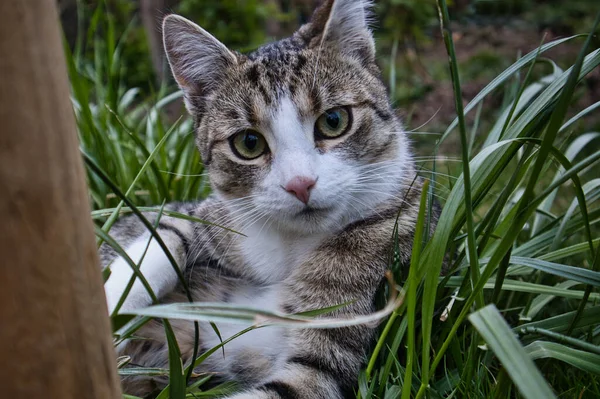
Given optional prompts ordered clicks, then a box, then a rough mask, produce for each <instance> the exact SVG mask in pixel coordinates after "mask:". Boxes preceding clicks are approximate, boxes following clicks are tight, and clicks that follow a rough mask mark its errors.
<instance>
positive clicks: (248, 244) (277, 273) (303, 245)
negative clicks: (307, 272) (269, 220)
mask: <svg viewBox="0 0 600 399" xmlns="http://www.w3.org/2000/svg"><path fill="white" fill-rule="evenodd" d="M243 233H244V234H245V235H246V237H240V238H239V243H240V248H241V252H242V254H243V256H244V259H246V262H247V264H248V266H249V267H251V268H252V269H253V270H254V271H255V273H256V274H257V276H258V277H259V279H260V280H263V281H267V282H269V283H277V282H280V281H283V280H284V279H285V278H286V277H287V276H288V275H289V274H290V272H291V271H292V270H293V269H294V267H296V266H298V265H299V264H300V263H301V262H302V261H303V260H305V259H306V257H307V256H308V255H309V254H311V253H312V252H313V251H314V250H315V248H316V247H317V246H318V245H319V244H320V243H321V242H322V241H323V239H324V235H318V234H317V235H311V236H303V237H299V236H296V237H290V236H286V235H283V234H281V233H280V232H278V231H277V230H275V229H265V228H262V227H261V226H260V224H259V225H258V226H251V227H249V228H248V229H246V230H244V231H243Z"/></svg>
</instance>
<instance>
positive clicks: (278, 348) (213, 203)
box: [100, 0, 421, 399]
mask: <svg viewBox="0 0 600 399" xmlns="http://www.w3.org/2000/svg"><path fill="white" fill-rule="evenodd" d="M369 5H370V2H369V1H364V0H328V1H325V2H324V3H323V5H322V6H321V7H320V8H319V9H317V11H316V12H315V14H314V16H313V19H312V22H310V23H308V24H307V25H304V26H303V27H301V28H300V30H299V31H298V32H296V33H295V34H294V35H293V36H292V37H290V38H288V39H284V40H281V41H279V42H276V43H272V44H269V45H266V46H264V47H262V48H260V49H259V50H257V51H256V52H254V53H251V54H248V55H243V54H239V53H234V52H231V51H229V50H227V48H226V47H225V46H224V45H222V44H221V43H219V42H218V41H217V40H216V39H215V38H214V37H212V36H210V35H209V34H208V33H207V32H205V31H204V30H202V29H201V28H199V27H197V26H196V25H194V24H193V23H191V22H189V21H187V20H184V19H183V18H181V17H173V16H169V17H167V18H166V19H165V23H164V38H165V47H166V50H167V53H168V55H169V61H170V64H171V67H172V69H173V73H174V75H175V77H176V80H177V82H178V83H179V84H180V86H181V88H182V89H183V90H184V94H185V97H186V104H187V107H188V110H189V111H190V113H191V115H192V117H193V118H194V121H195V126H196V135H197V144H198V148H199V150H200V152H201V154H202V157H203V160H204V162H205V165H206V167H207V170H208V172H209V177H210V181H211V184H212V187H213V191H214V193H213V194H212V195H211V196H210V197H209V198H208V199H206V200H204V201H202V202H199V203H181V204H170V205H168V206H167V208H168V209H170V210H174V211H177V212H180V213H184V214H187V215H190V216H193V217H196V218H199V219H204V220H207V221H210V222H213V223H216V224H219V225H224V226H227V227H229V228H232V229H233V230H236V231H240V232H242V233H244V235H239V234H236V233H234V232H231V231H227V230H224V229H222V228H220V227H216V226H213V225H206V224H198V223H194V222H190V221H187V220H182V219H176V218H173V217H168V216H163V217H162V218H161V220H160V223H159V224H158V233H159V234H160V235H161V237H162V238H163V240H164V241H165V243H166V244H167V246H168V247H169V250H170V252H171V253H172V254H173V255H174V257H175V258H176V260H177V262H178V266H179V267H180V268H181V270H182V271H183V273H184V275H185V277H186V279H187V281H188V284H189V286H190V288H191V290H192V295H193V298H194V300H195V301H211V302H215V301H216V302H224V303H232V304H240V305H248V304H251V305H253V306H258V307H261V308H265V309H271V310H277V311H281V312H287V313H297V312H303V311H308V310H315V309H319V308H323V307H329V306H334V305H338V304H341V303H345V302H351V304H350V305H348V306H346V307H344V308H342V309H339V310H337V311H335V312H334V313H333V314H332V315H330V316H344V317H348V316H356V315H363V314H367V313H370V312H372V311H374V297H375V293H376V291H377V289H378V287H379V286H380V285H381V283H382V279H383V277H384V272H385V270H386V268H387V267H388V260H389V259H390V248H391V243H392V235H393V230H394V226H395V224H396V222H398V231H399V240H400V248H401V253H400V254H399V255H400V258H401V261H402V262H403V263H405V264H407V263H408V260H409V256H410V251H411V245H412V239H413V238H412V236H413V232H414V224H415V220H416V216H417V212H418V209H417V207H418V200H419V195H420V185H421V183H420V181H419V180H418V179H415V168H414V165H413V161H412V157H411V153H410V149H409V143H408V141H407V139H406V137H405V135H404V133H403V131H402V127H401V124H400V122H399V120H398V118H397V117H396V115H395V113H394V111H393V109H392V107H391V105H390V103H389V100H388V98H387V93H386V90H385V87H384V86H383V84H382V83H381V80H380V76H379V69H378V67H377V66H376V64H375V53H374V44H373V39H372V36H371V33H370V31H369V29H368V26H367V20H368V11H369V10H368V8H369ZM340 106H344V107H346V109H348V110H349V111H348V112H349V113H350V115H351V121H350V123H349V125H348V126H349V128H348V131H347V132H346V133H344V134H343V135H340V136H339V137H336V138H334V139H327V140H323V139H319V138H318V137H317V135H316V134H314V126H315V121H316V120H317V118H319V116H320V115H321V114H323V112H325V111H326V110H328V109H332V108H335V107H340ZM244 129H253V130H255V131H257V132H259V133H260V134H262V135H263V136H264V137H265V140H266V142H267V143H268V148H269V150H268V151H266V152H265V153H264V154H263V155H261V156H259V157H257V158H255V159H251V160H247V159H241V158H240V157H239V156H236V154H235V152H234V151H233V149H232V144H231V139H230V138H231V137H232V136H233V135H235V134H236V133H237V132H239V131H241V130H244ZM297 176H303V177H307V178H308V177H310V178H312V179H313V180H314V181H315V182H316V183H315V184H314V187H313V188H311V191H310V199H309V200H308V201H307V203H306V204H305V203H303V202H301V201H298V198H296V197H294V196H293V195H290V192H287V191H286V189H285V184H286V182H287V181H290V179H293V178H294V177H297ZM149 216H150V215H149ZM111 234H112V235H113V236H114V237H115V238H116V239H117V241H118V242H119V243H120V244H121V245H122V246H123V247H124V248H126V250H127V252H128V254H129V255H130V256H131V257H132V258H134V260H135V261H138V260H139V259H140V257H141V256H142V255H143V253H144V252H146V257H144V260H143V261H142V262H141V270H142V272H143V273H144V275H145V276H146V277H147V279H148V281H149V283H150V285H151V286H152V287H153V289H155V291H156V292H157V293H158V295H159V297H160V301H161V302H163V303H172V302H183V301H186V298H185V296H184V295H183V289H182V287H181V286H180V285H179V284H178V282H177V276H176V273H175V272H174V271H173V270H172V268H171V266H170V265H169V263H168V260H167V259H166V256H164V254H162V250H161V249H160V247H159V246H158V245H157V244H156V242H154V241H153V240H149V235H148V234H147V233H146V232H145V231H144V228H143V226H142V225H141V224H140V222H139V221H138V220H137V219H136V218H135V217H127V218H123V219H121V220H120V221H119V222H118V223H117V224H116V225H115V227H114V228H113V229H112V230H111ZM148 243H149V245H148ZM146 246H148V250H147V251H146ZM100 252H101V259H102V262H103V264H104V265H111V268H112V274H111V277H110V278H109V280H108V281H107V284H106V293H107V297H108V303H109V307H110V308H111V309H113V308H114V306H115V304H116V302H117V301H118V299H119V297H120V293H122V292H123V290H124V288H125V286H126V284H127V282H128V281H129V278H130V277H131V272H130V271H129V270H128V268H127V265H126V263H125V262H124V261H123V260H122V259H120V258H118V257H117V255H116V253H115V252H114V251H113V250H112V249H110V248H109V247H108V246H107V245H103V246H102V248H101V251H100ZM150 302H151V301H150V298H149V297H148V296H147V294H145V292H144V289H143V287H142V286H141V284H139V283H136V285H134V287H133V289H132V290H131V293H130V295H129V297H128V298H127V300H126V302H125V303H124V305H123V308H122V309H121V312H126V311H127V310H129V309H135V308H138V307H143V306H147V305H149V304H150ZM218 327H219V330H220V332H221V334H222V336H223V338H224V339H225V338H227V337H229V336H231V335H233V334H235V333H237V332H238V331H240V330H241V329H242V328H243V326H242V327H241V326H239V325H228V324H226V323H219V324H218ZM173 328H174V330H175V333H176V336H177V338H178V342H179V345H180V347H181V352H182V355H183V357H184V361H189V359H190V357H191V355H192V350H193V347H194V334H193V325H192V324H191V323H190V322H185V321H173ZM373 334H374V326H367V325H364V326H357V327H349V328H341V329H324V330H307V329H304V330H303V329H294V330H286V329H282V328H274V327H271V328H262V329H257V330H253V331H251V332H250V333H248V334H246V335H243V336H241V337H239V338H237V339H235V340H233V341H232V342H230V343H229V344H227V345H226V346H225V356H223V355H222V354H221V353H215V354H213V355H212V356H210V357H209V358H208V359H207V361H205V362H204V363H203V364H202V365H201V366H200V367H199V368H198V370H196V371H197V372H199V373H204V372H210V373H215V374H216V375H217V377H218V378H221V379H223V380H235V381H237V382H239V383H241V384H242V386H243V387H244V390H243V391H242V392H241V393H239V394H236V395H233V396H231V399H233V398H235V399H242V398H255V399H259V398H264V399H267V398H269V399H271V398H298V399H313V398H327V399H335V398H345V397H352V395H353V392H354V387H355V382H356V377H357V375H358V371H359V369H360V367H361V365H362V364H363V362H364V360H365V358H366V355H367V352H368V349H369V345H370V343H371V340H372V338H373ZM138 335H140V336H141V337H143V338H146V339H143V340H131V341H130V342H128V343H126V344H125V345H123V346H122V347H120V348H119V351H120V353H121V354H124V355H129V356H131V358H132V363H133V364H136V365H143V366H147V367H167V366H168V359H167V354H168V349H167V346H166V343H165V338H164V333H163V329H162V326H161V322H160V321H158V320H154V321H152V322H150V323H149V324H147V325H146V326H144V327H143V328H142V329H141V330H140V331H139V333H138ZM218 343H219V338H218V337H217V336H216V334H215V332H214V331H213V330H212V328H211V327H210V326H209V325H207V324H202V325H201V334H200V342H199V344H200V347H201V348H202V349H203V350H206V349H208V348H211V347H212V346H214V345H216V344H218ZM165 383H166V381H164V380H162V379H161V378H159V377H156V378H141V377H135V378H133V377H128V378H125V379H124V380H123V385H124V390H125V392H127V393H130V394H135V395H139V396H144V395H149V394H150V393H151V392H152V391H153V390H155V389H160V387H162V386H164V384H165Z"/></svg>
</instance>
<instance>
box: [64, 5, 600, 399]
mask: <svg viewBox="0 0 600 399" xmlns="http://www.w3.org/2000/svg"><path fill="white" fill-rule="evenodd" d="M438 7H439V10H440V16H441V26H442V31H443V36H444V38H445V41H446V46H447V48H448V52H449V55H450V64H449V66H450V70H451V76H452V80H453V89H454V93H455V95H454V97H455V102H456V108H457V114H458V116H457V118H456V120H455V121H453V122H452V123H451V124H450V125H449V126H448V128H447V130H446V132H445V133H444V134H443V135H442V136H441V137H440V139H439V141H438V143H437V144H438V145H439V144H441V143H442V142H443V141H444V140H446V138H447V137H449V136H450V135H453V134H456V133H455V130H456V128H458V134H459V135H460V143H461V146H460V149H461V150H460V152H459V153H458V154H455V155H456V156H457V157H459V158H460V160H461V163H460V167H453V168H451V167H449V166H448V165H447V163H446V162H445V161H444V158H442V157H439V158H435V157H434V158H431V157H428V158H427V160H426V162H423V163H422V165H421V166H422V168H421V174H422V175H423V176H424V177H426V178H427V179H428V181H429V183H428V184H429V186H428V187H429V188H428V189H426V190H425V194H426V195H424V196H423V198H422V207H421V217H420V219H419V221H418V225H419V226H421V227H423V226H427V225H428V224H427V223H426V221H425V220H424V218H425V214H426V212H425V211H426V208H427V207H428V206H430V205H431V202H432V201H431V199H432V198H433V197H434V196H435V197H438V198H439V197H441V198H443V200H442V201H441V202H442V205H443V210H442V214H441V217H440V220H439V223H438V227H437V229H436V231H435V232H433V234H432V235H430V234H427V232H426V231H424V230H426V229H425V227H423V229H421V227H419V229H417V230H418V231H419V232H421V233H420V234H417V235H416V239H415V240H416V241H415V245H414V248H413V257H412V263H411V267H410V270H409V274H408V275H403V274H402V273H401V270H399V268H398V267H397V266H398V265H393V264H391V265H390V269H392V270H393V271H394V273H395V281H397V282H398V283H399V284H400V285H402V288H403V293H404V295H405V300H404V302H402V303H401V304H400V303H399V302H398V303H397V304H398V306H397V307H395V308H393V309H389V310H390V311H392V310H393V311H392V312H391V315H390V316H389V317H388V318H387V319H386V320H385V321H384V322H383V323H382V325H381V328H380V333H379V337H378V341H377V344H376V346H375V347H374V350H373V352H372V354H371V356H370V358H369V359H368V362H367V365H366V366H365V369H364V370H363V371H362V372H361V375H360V378H359V381H358V390H357V397H361V398H362V399H367V398H397V397H402V398H411V397H417V398H422V397H431V398H437V397H440V398H441V397H476V398H506V397H520V396H523V397H527V398H540V397H544V398H548V397H590V398H592V397H600V367H599V366H598V365H599V364H600V346H599V345H600V304H599V300H600V293H599V289H598V288H599V287H600V251H599V250H598V249H599V244H600V237H599V235H598V232H599V231H600V207H599V206H598V199H600V175H599V174H598V170H599V169H598V168H600V166H599V165H598V163H599V162H600V151H599V140H600V133H598V132H594V131H586V130H584V129H582V127H585V120H586V119H585V118H586V117H587V116H589V115H592V114H594V113H597V112H598V110H599V109H600V107H599V104H598V103H596V104H593V105H591V106H589V107H588V108H585V109H573V108H572V106H571V104H572V102H573V99H574V96H575V95H576V94H575V91H576V88H577V87H579V86H578V83H580V82H582V81H584V80H585V79H586V76H587V75H589V74H590V73H591V72H592V71H594V70H597V69H598V68H599V65H600V49H594V48H590V46H589V43H590V36H578V37H569V38H564V39H560V40H556V41H553V42H549V43H545V44H543V45H541V46H540V47H539V48H538V49H536V50H534V51H532V52H530V53H529V54H526V55H525V56H523V57H521V58H520V59H519V60H518V61H517V62H515V63H514V64H512V65H511V66H509V67H508V68H507V69H505V70H504V71H503V72H502V73H500V74H499V75H497V76H496V77H495V78H494V79H492V80H491V82H490V83H489V84H488V85H487V86H486V87H485V88H484V89H483V90H481V92H480V93H479V94H478V95H477V96H476V97H475V98H474V99H473V100H472V101H471V102H470V103H469V104H467V105H466V106H465V107H464V110H463V103H462V97H461V95H460V93H461V82H460V80H459V76H460V74H459V72H460V71H459V69H458V66H457V62H456V59H455V57H454V56H453V52H454V47H453V42H452V36H451V32H450V31H449V30H448V15H447V9H446V4H445V1H443V0H440V1H438ZM102 12H103V10H102V9H101V7H99V8H98V9H97V11H96V13H95V14H94V16H93V18H92V24H91V25H92V26H90V28H89V29H90V31H89V33H88V37H89V38H90V40H93V41H94V46H93V48H94V49H95V50H94V54H93V56H92V57H91V58H90V57H85V56H84V54H85V52H84V51H83V45H82V44H81V43H80V44H79V45H78V46H76V47H75V49H74V50H73V51H72V52H68V54H67V61H68V65H69V69H70V74H71V83H72V88H73V103H74V108H75V113H76V117H77V124H78V128H79V135H80V141H81V151H82V153H83V154H84V157H85V159H86V165H87V167H88V182H89V192H90V197H91V200H92V204H93V209H94V210H93V213H92V216H93V217H94V219H95V220H96V221H97V235H98V237H99V240H106V241H109V242H111V244H113V245H115V246H118V245H117V244H116V243H114V242H112V240H111V239H110V226H111V225H112V223H113V222H114V220H115V218H116V216H117V215H118V214H120V213H123V212H134V213H136V214H137V213H139V212H140V211H148V210H154V211H156V212H159V214H162V212H163V210H162V207H156V204H163V203H165V202H168V201H175V200H178V201H185V200H191V199H198V198H202V197H204V196H206V195H207V194H208V192H209V187H208V185H207V183H206V179H205V176H204V175H203V169H202V164H201V162H200V159H199V156H198V155H197V152H196V150H195V147H194V138H193V134H192V126H191V122H190V121H189V120H188V119H183V120H181V119H180V120H177V121H175V122H172V121H169V120H168V118H165V108H166V107H167V106H168V105H169V104H170V103H172V102H173V101H177V100H178V99H179V97H180V96H181V94H180V93H179V92H170V91H169V90H168V89H167V88H165V87H163V88H161V89H160V90H158V91H157V92H156V93H154V94H152V95H151V96H150V98H140V91H139V90H138V89H136V88H130V87H125V85H124V83H123V82H124V80H123V74H124V71H123V70H122V67H121V65H120V55H121V53H122V48H123V42H124V40H123V38H124V37H126V33H125V34H124V35H123V36H120V39H118V38H117V36H118V35H117V33H116V32H115V30H114V26H112V24H111V23H110V19H107V20H104V19H103V18H102ZM100 25H102V31H103V32H104V34H103V35H102V37H100V36H99V35H94V34H93V33H92V32H94V30H96V28H98V26H100ZM595 29H596V28H595ZM595 32H597V30H596V31H595ZM592 33H593V32H592ZM572 41H579V42H580V43H581V46H582V47H581V51H580V54H579V57H578V58H577V59H576V60H574V62H573V63H572V65H569V67H568V68H567V69H565V70H563V69H561V68H560V67H559V66H558V65H556V64H553V67H554V68H553V72H552V74H551V75H550V76H547V77H544V78H542V79H539V80H533V78H532V76H535V73H533V72H532V71H535V70H536V69H539V68H540V65H541V67H542V68H544V70H546V69H545V67H546V66H547V64H548V62H549V61H548V60H546V59H544V58H543V57H544V54H545V53H546V51H547V50H549V49H551V48H554V47H557V46H561V45H565V43H567V42H572ZM502 90H504V92H505V97H506V98H507V99H506V101H505V102H504V103H503V105H502V107H501V109H500V110H499V112H498V113H497V115H498V116H497V119H496V120H495V121H494V123H493V124H492V127H491V128H490V129H489V130H487V131H480V132H477V130H478V129H477V126H478V123H479V121H478V118H477V116H476V117H475V118H474V122H472V123H469V124H470V126H468V125H469V124H468V123H467V121H466V120H465V117H464V116H465V114H467V113H473V112H475V113H476V114H477V115H480V113H481V112H480V111H481V107H485V106H486V105H485V103H484V102H483V101H484V100H485V99H486V98H487V97H489V96H490V95H492V93H495V92H498V91H502ZM580 90H581V89H580ZM570 115H573V116H572V117H569V116H570ZM426 155H431V154H426ZM434 155H437V150H436V153H435V154H434ZM447 172H449V173H447ZM151 205H154V207H149V206H151ZM140 214H141V213H140ZM175 216H178V215H175ZM148 227H149V228H150V229H151V230H152V226H148ZM428 237H429V238H428ZM444 258H446V259H449V263H450V265H449V266H450V272H449V273H448V274H446V275H444V276H440V270H441V268H442V264H443V262H444ZM135 266H136V265H135V264H132V267H134V268H135ZM203 311H205V310H202V309H200V310H198V315H199V316H198V317H200V316H201V314H202V312H203ZM212 311H213V313H211V317H212V318H213V319H214V318H215V317H221V318H228V319H231V318H236V319H242V318H244V317H245V318H248V317H253V316H255V315H256V314H257V311H256V310H253V309H224V308H223V309H217V310H214V309H213V310H212ZM214 312H217V314H215V313H214ZM219 312H220V313H219ZM167 316H168V313H166V314H161V317H167ZM263 316H264V315H263ZM148 320H149V318H148V317H147V316H138V317H136V318H124V317H121V316H116V317H114V318H113V324H114V327H115V333H116V334H117V336H118V340H117V342H119V341H120V340H122V339H124V338H126V337H128V336H131V335H132V334H133V333H134V332H135V331H136V330H137V329H138V328H139V327H140V326H141V325H143V324H144V323H145V322H147V321H148ZM293 322H294V321H293V320H291V321H290V323H292V324H293ZM165 326H166V334H167V336H169V337H170V339H169V349H170V360H171V362H170V365H171V369H170V370H162V369H141V368H140V369H136V368H127V369H120V372H121V373H122V374H128V375H131V374H169V375H170V378H171V379H170V382H171V384H170V386H169V388H167V389H166V390H164V391H163V392H162V393H160V395H159V396H158V397H160V398H168V397H172V398H183V397H195V396H197V395H202V396H203V397H210V396H217V395H219V394H222V393H224V392H229V391H230V390H231V389H232V386H231V384H224V385H220V386H217V387H213V388H205V382H206V381H207V380H208V378H203V379H200V380H198V381H197V382H196V383H194V384H192V385H189V386H186V378H185V376H188V375H190V374H189V373H190V372H191V367H190V365H189V364H185V365H183V366H182V365H181V362H180V361H179V349H178V347H177V342H176V340H175V339H174V336H173V334H172V331H170V327H169V325H168V323H165ZM242 333H243V332H242ZM224 344H226V342H224V343H223V344H222V345H224ZM222 345H219V346H218V347H215V348H212V349H210V351H208V352H207V353H198V356H197V359H196V360H195V364H196V365H197V364H199V363H200V362H202V361H203V360H204V359H206V357H208V355H210V354H211V353H213V352H215V351H217V350H219V349H220V347H221V346H222ZM121 360H122V362H121V364H122V365H124V364H126V363H127V359H121Z"/></svg>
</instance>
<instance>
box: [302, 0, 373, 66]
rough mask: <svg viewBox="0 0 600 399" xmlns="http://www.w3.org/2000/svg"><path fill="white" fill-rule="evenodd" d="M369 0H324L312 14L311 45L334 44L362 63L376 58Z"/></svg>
mask: <svg viewBox="0 0 600 399" xmlns="http://www.w3.org/2000/svg"><path fill="white" fill-rule="evenodd" d="M371 7H372V2H371V1H370V0H326V1H325V2H324V3H323V4H322V5H321V6H320V7H319V8H318V9H317V10H316V11H315V13H314V14H313V17H312V19H311V25H312V30H313V32H314V33H317V34H318V36H317V38H316V39H317V40H314V41H312V42H311V45H313V46H322V45H327V46H333V47H334V48H335V49H336V50H338V51H339V52H341V53H342V54H344V55H349V56H351V57H353V58H358V59H359V60H360V61H361V62H362V63H363V64H372V63H374V62H375V41H374V40H373V34H372V33H371V30H370V29H369V22H370V16H371V13H370V10H371Z"/></svg>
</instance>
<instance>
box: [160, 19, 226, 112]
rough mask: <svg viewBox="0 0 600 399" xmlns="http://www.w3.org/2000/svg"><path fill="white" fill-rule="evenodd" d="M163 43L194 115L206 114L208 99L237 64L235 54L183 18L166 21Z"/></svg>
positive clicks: (178, 82) (164, 21) (188, 106)
mask: <svg viewBox="0 0 600 399" xmlns="http://www.w3.org/2000/svg"><path fill="white" fill-rule="evenodd" d="M162 27H163V42H164V46H165V52H166V53H167V59H168V60H169V65H170V66H171V71H173V76H174V77H175V80H176V81H177V84H178V85H179V87H181V89H182V90H183V93H184V95H185V104H186V107H187V109H188V111H190V113H191V114H196V113H199V112H202V110H203V103H204V98H205V97H206V96H207V95H208V94H209V93H210V92H211V91H212V90H214V89H215V87H217V86H218V85H219V84H220V83H221V82H222V81H223V79H224V78H225V76H226V74H227V70H228V68H229V67H231V66H233V65H236V64H237V62H238V60H237V57H236V56H235V54H233V53H232V52H231V51H229V49H228V48H227V47H226V46H225V45H224V44H223V43H221V42H220V41H218V40H217V39H216V38H215V37H214V36H212V35H211V34H210V33H208V32H207V31H205V30H204V29H202V28H201V27H199V26H198V25H196V24H195V23H193V22H192V21H189V20H187V19H185V18H183V17H180V16H179V15H175V14H171V15H168V16H167V17H165V19H164V20H163V26H162Z"/></svg>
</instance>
